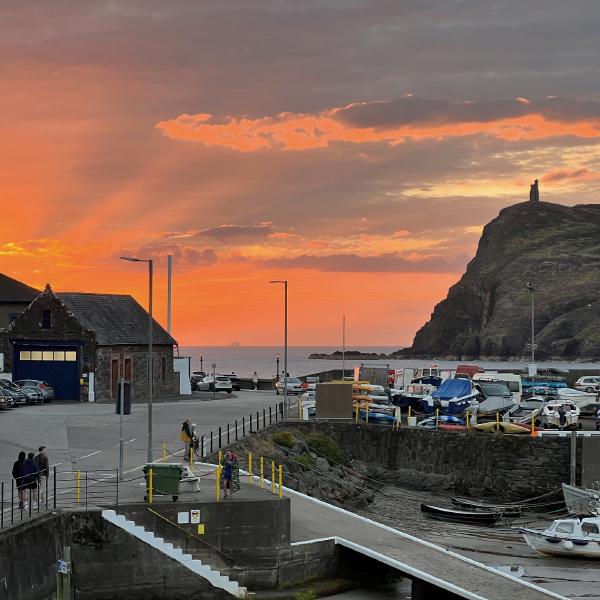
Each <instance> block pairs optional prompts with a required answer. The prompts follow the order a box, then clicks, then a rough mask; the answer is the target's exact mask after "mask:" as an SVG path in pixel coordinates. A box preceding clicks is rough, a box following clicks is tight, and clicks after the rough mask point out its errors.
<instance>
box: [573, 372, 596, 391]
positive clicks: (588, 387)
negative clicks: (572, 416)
mask: <svg viewBox="0 0 600 600" xmlns="http://www.w3.org/2000/svg"><path fill="white" fill-rule="evenodd" d="M599 386H600V376H597V375H587V376H585V377H580V378H579V379H578V380H577V381H576V382H575V385H574V386H573V387H574V388H575V389H576V390H580V391H582V392H588V393H591V392H597V391H598V390H599Z"/></svg>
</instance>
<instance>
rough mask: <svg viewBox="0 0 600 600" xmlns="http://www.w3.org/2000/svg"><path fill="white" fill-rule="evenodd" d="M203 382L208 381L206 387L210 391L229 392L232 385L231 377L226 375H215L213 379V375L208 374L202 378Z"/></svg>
mask: <svg viewBox="0 0 600 600" xmlns="http://www.w3.org/2000/svg"><path fill="white" fill-rule="evenodd" d="M204 383H208V389H209V390H210V391H211V392H212V391H215V392H227V393H228V394H231V391H232V389H233V388H232V385H231V379H229V377H227V375H217V376H216V377H215V378H214V380H213V376H212V375H209V376H208V377H206V378H205V379H204Z"/></svg>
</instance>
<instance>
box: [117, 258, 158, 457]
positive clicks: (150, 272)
mask: <svg viewBox="0 0 600 600" xmlns="http://www.w3.org/2000/svg"><path fill="white" fill-rule="evenodd" d="M120 258H121V260H128V261H130V262H144V263H148V463H151V462H152V461H153V458H152V384H153V379H154V372H153V371H154V370H153V366H154V355H153V353H152V328H153V319H152V275H153V262H152V259H151V258H149V259H144V258H134V257H132V256H121V257H120Z"/></svg>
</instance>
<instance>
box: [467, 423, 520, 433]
mask: <svg viewBox="0 0 600 600" xmlns="http://www.w3.org/2000/svg"><path fill="white" fill-rule="evenodd" d="M473 429H477V431H500V433H530V431H529V428H528V427H524V426H523V425H519V424H518V423H505V422H504V421H500V424H498V423H496V421H490V422H489V423H478V424H477V425H474V426H473Z"/></svg>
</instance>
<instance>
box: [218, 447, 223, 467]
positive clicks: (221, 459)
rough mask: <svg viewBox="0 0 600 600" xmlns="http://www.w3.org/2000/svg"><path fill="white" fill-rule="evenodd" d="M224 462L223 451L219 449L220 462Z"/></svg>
mask: <svg viewBox="0 0 600 600" xmlns="http://www.w3.org/2000/svg"><path fill="white" fill-rule="evenodd" d="M222 462H223V452H221V450H219V464H221V463H222Z"/></svg>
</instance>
